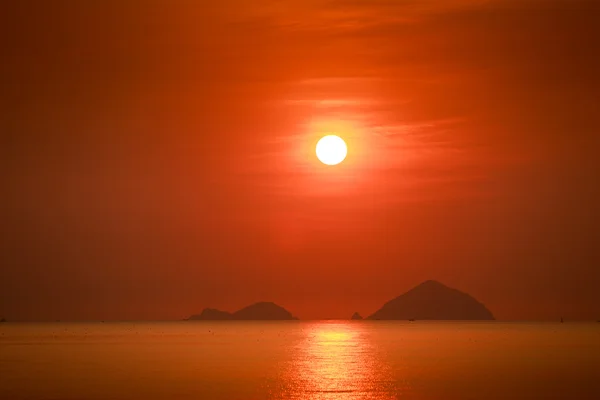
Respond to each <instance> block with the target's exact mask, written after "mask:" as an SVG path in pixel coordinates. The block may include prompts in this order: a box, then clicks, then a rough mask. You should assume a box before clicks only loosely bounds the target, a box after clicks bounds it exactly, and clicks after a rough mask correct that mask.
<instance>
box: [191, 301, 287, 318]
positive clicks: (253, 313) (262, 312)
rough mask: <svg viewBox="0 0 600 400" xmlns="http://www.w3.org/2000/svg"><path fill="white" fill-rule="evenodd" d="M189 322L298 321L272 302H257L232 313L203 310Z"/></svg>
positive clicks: (209, 309) (210, 309) (212, 309)
mask: <svg viewBox="0 0 600 400" xmlns="http://www.w3.org/2000/svg"><path fill="white" fill-rule="evenodd" d="M188 319H189V320H190V321H282V320H295V319H298V318H296V317H294V316H293V315H292V313H290V312H289V311H288V310H286V309H285V308H283V307H281V306H278V305H277V304H275V303H272V302H266V301H263V302H259V303H255V304H252V305H249V306H247V307H244V308H242V309H241V310H238V311H236V312H234V313H229V312H227V311H221V310H217V309H214V308H205V309H204V310H202V312H201V313H200V314H197V315H192V316H191V317H190V318H188Z"/></svg>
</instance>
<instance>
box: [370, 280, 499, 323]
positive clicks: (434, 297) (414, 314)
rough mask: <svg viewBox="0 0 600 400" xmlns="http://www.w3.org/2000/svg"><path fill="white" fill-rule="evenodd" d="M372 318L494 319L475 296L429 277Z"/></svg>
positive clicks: (390, 302)
mask: <svg viewBox="0 0 600 400" xmlns="http://www.w3.org/2000/svg"><path fill="white" fill-rule="evenodd" d="M367 319H370V320H409V321H414V320H494V319H495V318H494V316H493V314H492V313H491V312H490V310H488V309H487V308H486V307H485V306H484V305H483V304H481V303H480V302H479V301H477V300H476V299H474V298H473V297H472V296H470V295H468V294H466V293H463V292H461V291H459V290H456V289H452V288H450V287H448V286H446V285H443V284H441V283H439V282H437V281H433V280H429V281H425V282H423V283H421V284H420V285H418V286H416V287H414V288H413V289H411V290H409V291H408V292H406V293H404V294H402V295H400V296H398V297H396V298H395V299H392V300H390V301H388V302H387V303H385V304H384V305H383V307H381V308H380V309H379V310H377V311H376V312H375V313H374V314H372V315H370V316H369V317H367Z"/></svg>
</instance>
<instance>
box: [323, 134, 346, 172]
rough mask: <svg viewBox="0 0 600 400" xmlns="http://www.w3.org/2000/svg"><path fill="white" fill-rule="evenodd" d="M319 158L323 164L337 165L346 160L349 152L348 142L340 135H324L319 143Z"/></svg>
mask: <svg viewBox="0 0 600 400" xmlns="http://www.w3.org/2000/svg"><path fill="white" fill-rule="evenodd" d="M316 151H317V158H318V159H319V161H321V162H322V163H323V164H326V165H336V164H339V163H341V162H342V161H344V159H345V158H346V155H347V154H348V148H347V147H346V142H344V139H342V138H341V137H339V136H336V135H327V136H323V137H322V138H321V139H320V140H319V142H318V143H317V149H316Z"/></svg>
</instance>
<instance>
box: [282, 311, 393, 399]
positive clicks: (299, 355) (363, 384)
mask: <svg viewBox="0 0 600 400" xmlns="http://www.w3.org/2000/svg"><path fill="white" fill-rule="evenodd" d="M284 373H285V377H284V379H283V381H284V382H286V384H285V386H286V387H285V388H283V393H280V395H281V398H302V399H392V398H396V396H395V395H394V394H393V393H394V390H393V380H392V374H391V371H390V368H389V366H388V365H386V363H385V362H383V361H382V359H381V354H379V353H378V349H377V348H376V346H375V345H374V343H372V341H371V340H370V335H369V332H368V331H367V330H366V329H365V326H364V324H357V323H352V322H319V323H315V324H314V325H311V326H309V327H307V328H306V329H304V332H303V336H302V338H301V340H300V341H299V343H298V344H297V346H296V347H295V348H294V349H293V355H292V357H291V360H290V361H289V365H287V366H286V368H285V372H284Z"/></svg>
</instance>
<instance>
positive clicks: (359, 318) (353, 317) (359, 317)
mask: <svg viewBox="0 0 600 400" xmlns="http://www.w3.org/2000/svg"><path fill="white" fill-rule="evenodd" d="M350 319H354V320H361V319H363V317H362V315H360V314H359V313H358V312H355V313H354V314H352V317H351V318H350Z"/></svg>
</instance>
